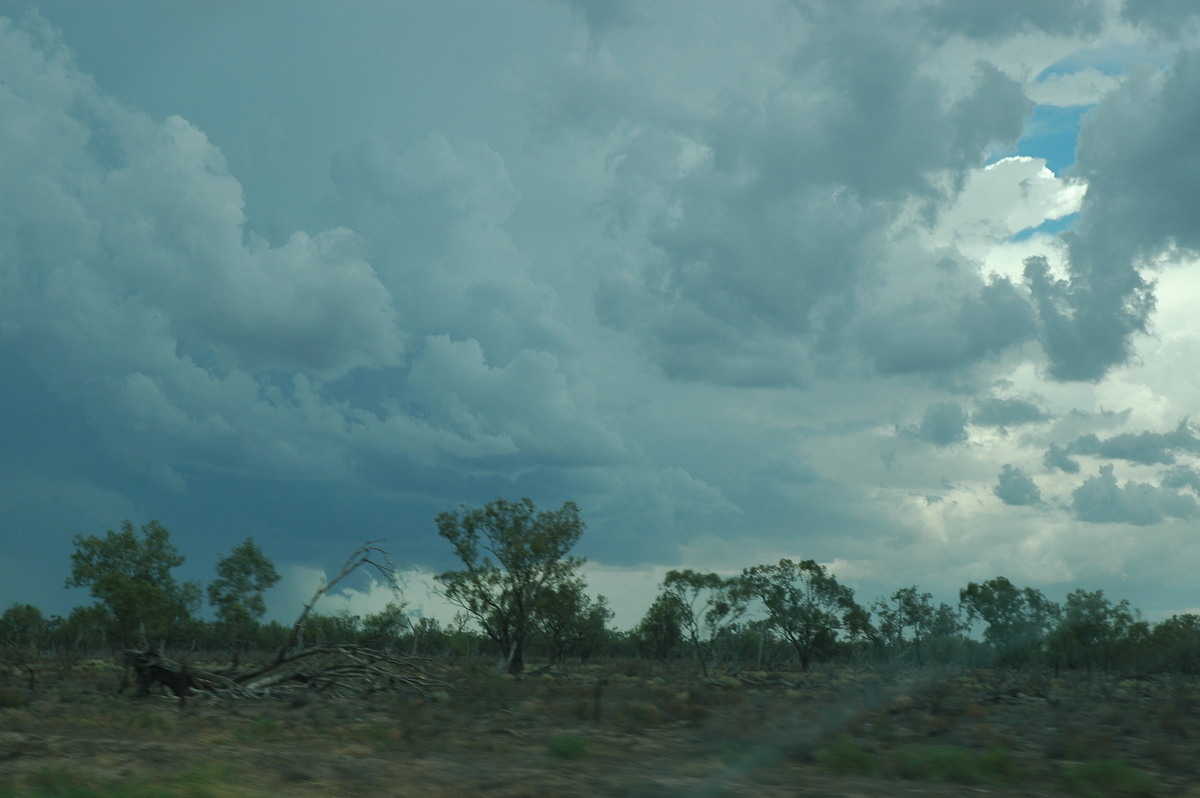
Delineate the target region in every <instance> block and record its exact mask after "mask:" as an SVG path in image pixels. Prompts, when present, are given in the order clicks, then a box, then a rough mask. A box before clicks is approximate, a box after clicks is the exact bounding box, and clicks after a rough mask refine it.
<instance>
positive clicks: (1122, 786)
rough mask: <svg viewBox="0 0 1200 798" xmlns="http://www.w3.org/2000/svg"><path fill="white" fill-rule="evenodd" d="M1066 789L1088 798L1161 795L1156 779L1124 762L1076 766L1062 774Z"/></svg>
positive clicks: (1103, 762) (1127, 797)
mask: <svg viewBox="0 0 1200 798" xmlns="http://www.w3.org/2000/svg"><path fill="white" fill-rule="evenodd" d="M1062 786H1063V789H1065V790H1067V791H1068V792H1072V793H1075V794H1076V795H1083V796H1086V797H1087V798H1152V796H1155V795H1158V784H1157V782H1155V781H1154V779H1153V778H1151V777H1150V776H1148V775H1146V774H1145V773H1143V772H1142V771H1140V770H1136V769H1134V768H1132V767H1130V766H1129V765H1127V764H1125V763H1124V762H1118V761H1116V760H1112V759H1098V760H1093V761H1091V762H1084V763H1083V764H1081V765H1073V766H1072V767H1070V768H1068V769H1067V771H1066V772H1065V773H1063V775H1062Z"/></svg>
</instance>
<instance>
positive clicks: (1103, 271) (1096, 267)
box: [1025, 238, 1154, 382]
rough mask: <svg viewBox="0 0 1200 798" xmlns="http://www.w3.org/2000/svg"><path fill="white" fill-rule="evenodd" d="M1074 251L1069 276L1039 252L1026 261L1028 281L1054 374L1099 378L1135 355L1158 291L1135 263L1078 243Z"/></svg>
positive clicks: (1076, 378) (1067, 378) (1066, 378)
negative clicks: (1057, 272) (1097, 254)
mask: <svg viewBox="0 0 1200 798" xmlns="http://www.w3.org/2000/svg"><path fill="white" fill-rule="evenodd" d="M1071 240H1072V241H1078V240H1079V239H1077V238H1075V239H1071ZM1070 252H1071V256H1072V259H1071V266H1070V277H1069V278H1067V279H1063V280H1060V279H1056V278H1055V277H1053V276H1052V275H1051V274H1050V266H1049V264H1048V263H1047V262H1046V259H1045V258H1043V257H1041V256H1035V257H1032V258H1029V259H1028V260H1026V261H1025V284H1026V285H1027V286H1028V287H1029V292H1030V294H1031V295H1032V297H1033V301H1034V307H1035V308H1036V312H1037V317H1038V324H1039V337H1040V339H1041V344H1042V349H1043V350H1044V351H1045V353H1046V356H1047V357H1048V358H1049V360H1050V365H1049V374H1050V376H1052V377H1053V378H1055V379H1057V380H1063V381H1072V380H1074V381H1090V382H1095V381H1097V380H1099V379H1100V378H1102V377H1103V376H1104V375H1105V374H1107V373H1108V370H1109V369H1110V368H1112V367H1113V366H1117V365H1120V364H1122V363H1124V362H1126V361H1127V360H1128V359H1129V357H1130V355H1131V354H1132V353H1133V340H1132V338H1133V335H1134V334H1135V333H1142V332H1145V331H1146V325H1147V321H1148V319H1149V317H1150V313H1151V312H1152V311H1153V310H1154V294H1153V292H1152V290H1151V287H1150V285H1149V284H1148V283H1147V282H1146V281H1145V280H1144V279H1143V278H1142V276H1141V275H1140V274H1139V273H1138V272H1137V270H1136V269H1135V268H1133V266H1132V265H1130V264H1129V263H1127V262H1126V263H1120V262H1112V261H1111V260H1110V259H1108V258H1107V257H1103V258H1102V261H1101V262H1095V261H1093V260H1091V259H1090V258H1088V257H1087V256H1084V255H1083V253H1082V250H1081V248H1080V247H1078V246H1076V247H1072V248H1071V249H1070Z"/></svg>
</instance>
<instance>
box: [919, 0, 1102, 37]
mask: <svg viewBox="0 0 1200 798" xmlns="http://www.w3.org/2000/svg"><path fill="white" fill-rule="evenodd" d="M923 15H924V16H925V18H926V19H927V20H928V22H929V24H930V25H931V26H932V27H933V28H934V29H935V30H939V31H942V32H944V33H961V34H963V35H965V36H969V37H971V38H974V39H985V40H995V39H1002V38H1006V37H1008V36H1012V35H1015V34H1020V33H1031V32H1042V33H1049V34H1053V35H1059V36H1065V35H1072V34H1088V33H1095V32H1096V31H1098V30H1100V28H1101V26H1102V25H1103V24H1104V21H1105V3H1104V2H1103V0H1058V2H1053V3H1048V2H1044V0H1012V1H1010V2H1007V3H995V2H990V0H940V2H936V3H934V4H932V5H931V6H930V7H928V8H927V9H925V10H924V12H923Z"/></svg>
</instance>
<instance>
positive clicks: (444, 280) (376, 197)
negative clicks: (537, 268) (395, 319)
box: [330, 134, 569, 360]
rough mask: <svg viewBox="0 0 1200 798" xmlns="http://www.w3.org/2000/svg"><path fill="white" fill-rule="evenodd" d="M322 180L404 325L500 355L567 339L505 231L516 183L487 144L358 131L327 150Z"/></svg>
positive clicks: (547, 295) (544, 291) (547, 296)
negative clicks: (394, 138) (401, 142)
mask: <svg viewBox="0 0 1200 798" xmlns="http://www.w3.org/2000/svg"><path fill="white" fill-rule="evenodd" d="M330 179H331V180H332V181H333V184H334V187H335V188H336V190H337V207H338V212H339V213H341V214H342V215H343V218H344V219H345V220H346V223H347V224H348V225H351V226H353V228H354V229H355V230H357V231H359V232H360V234H361V235H362V236H363V237H364V238H365V239H367V240H369V241H370V246H369V250H368V251H369V253H370V257H371V259H372V261H373V262H374V263H375V264H376V268H377V269H378V272H379V275H380V279H381V280H382V281H383V282H384V283H385V284H386V285H387V286H388V288H389V290H390V291H391V293H392V295H393V298H394V302H395V304H396V306H397V308H398V309H399V310H400V314H401V317H402V318H403V320H404V323H405V326H406V328H407V329H409V330H412V331H413V332H414V333H416V334H419V335H422V336H427V335H439V334H451V335H453V336H454V337H456V338H460V339H467V338H473V339H475V340H476V341H481V342H486V343H485V346H486V347H487V349H488V351H489V354H490V355H492V356H495V357H498V358H500V359H503V360H508V359H510V358H512V357H514V356H515V355H516V354H517V353H518V352H520V351H521V350H522V349H526V348H534V349H545V350H550V351H553V350H556V349H560V348H562V347H563V346H564V345H566V344H567V343H568V339H569V334H568V333H567V331H566V329H565V327H564V326H563V324H562V323H561V322H560V321H559V320H558V319H557V318H556V311H557V305H558V297H557V295H556V292H555V291H554V289H552V288H551V287H550V286H549V285H546V284H545V283H541V282H538V281H536V280H535V279H533V277H532V276H531V275H530V273H529V269H530V263H529V259H528V256H527V255H525V254H524V253H523V252H522V251H521V250H520V249H519V248H518V247H517V246H516V245H515V244H514V242H513V241H512V238H511V236H510V235H509V233H508V232H507V230H506V223H507V222H508V220H509V218H510V217H511V215H512V213H513V211H514V209H515V207H516V204H517V201H518V199H519V198H520V192H519V191H518V190H517V188H516V186H514V185H513V183H512V180H511V178H510V176H509V174H508V170H507V168H506V166H505V163H504V159H503V158H501V157H500V156H499V155H498V154H497V153H496V152H495V151H494V150H493V149H491V148H490V147H488V146H487V145H486V144H482V143H479V142H472V141H463V140H451V139H450V138H448V137H446V136H444V135H440V134H432V135H430V136H428V137H426V138H424V139H423V140H419V141H416V142H413V143H412V144H410V145H409V146H407V147H405V148H403V149H401V150H399V151H397V149H396V148H394V147H393V146H392V145H390V144H388V143H386V142H384V141H382V140H380V139H378V138H375V137H365V138H361V139H359V140H358V141H356V142H355V143H354V144H353V145H351V146H349V147H346V148H343V149H341V150H339V151H338V152H336V153H335V154H334V156H333V159H332V165H331V167H330Z"/></svg>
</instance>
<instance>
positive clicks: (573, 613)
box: [536, 579, 613, 663]
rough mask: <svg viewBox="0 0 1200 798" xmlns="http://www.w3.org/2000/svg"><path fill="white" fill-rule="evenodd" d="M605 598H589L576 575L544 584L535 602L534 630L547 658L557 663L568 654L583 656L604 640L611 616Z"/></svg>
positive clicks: (584, 657) (592, 651)
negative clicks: (554, 583) (544, 587)
mask: <svg viewBox="0 0 1200 798" xmlns="http://www.w3.org/2000/svg"><path fill="white" fill-rule="evenodd" d="M612 616H613V613H612V610H611V609H609V607H608V599H606V598H605V597H604V596H598V597H597V598H596V600H594V601H593V600H592V598H591V597H590V596H588V595H587V593H585V592H584V585H583V581H582V580H579V579H575V580H569V581H566V582H561V583H559V584H558V585H553V586H550V587H548V588H547V589H546V590H545V591H544V592H543V593H542V596H541V598H540V600H539V602H538V608H537V613H536V617H537V631H538V633H539V638H540V639H541V640H542V641H544V643H545V645H546V650H547V653H548V654H549V656H550V661H551V662H554V663H560V662H562V661H563V660H565V659H566V658H567V657H568V656H571V655H578V656H580V657H581V658H583V659H587V658H588V657H589V656H591V655H592V654H593V653H595V651H596V650H597V648H599V647H600V646H601V645H603V643H604V638H605V637H606V635H607V630H608V623H609V621H611V620H612Z"/></svg>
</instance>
